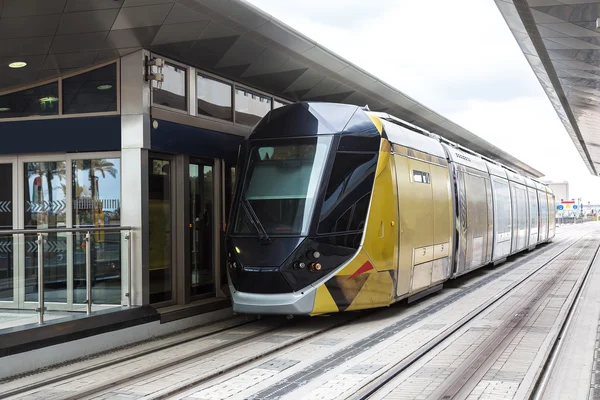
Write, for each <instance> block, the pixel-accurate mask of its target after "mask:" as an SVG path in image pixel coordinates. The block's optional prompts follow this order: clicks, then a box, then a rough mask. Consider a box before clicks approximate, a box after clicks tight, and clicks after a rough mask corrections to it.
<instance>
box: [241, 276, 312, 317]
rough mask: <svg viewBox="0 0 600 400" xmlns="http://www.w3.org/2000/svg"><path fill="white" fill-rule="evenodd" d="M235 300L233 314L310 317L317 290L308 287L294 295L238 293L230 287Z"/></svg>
mask: <svg viewBox="0 0 600 400" xmlns="http://www.w3.org/2000/svg"><path fill="white" fill-rule="evenodd" d="M229 289H230V290H231V298H232V300H233V312H235V313H239V314H263V315H264V314H277V315H308V314H310V313H311V312H312V310H313V309H314V306H315V298H316V295H317V288H315V287H312V286H311V287H308V288H306V289H305V290H302V291H299V292H294V293H276V294H262V293H247V292H238V291H236V290H235V288H234V287H233V285H231V283H230V285H229Z"/></svg>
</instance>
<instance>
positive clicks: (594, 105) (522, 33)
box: [496, 0, 600, 175]
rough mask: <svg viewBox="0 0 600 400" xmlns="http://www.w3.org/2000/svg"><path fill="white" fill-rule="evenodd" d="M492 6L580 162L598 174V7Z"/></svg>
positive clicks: (560, 1) (540, 1)
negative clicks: (506, 26)
mask: <svg viewBox="0 0 600 400" xmlns="http://www.w3.org/2000/svg"><path fill="white" fill-rule="evenodd" d="M496 4H497V6H498V8H499V9H500V12H501V13H502V14H503V16H504V19H505V20H506V22H507V24H508V26H509V28H510V29H511V31H512V33H513V35H514V37H515V39H516V40H517V42H518V43H519V45H520V47H521V50H522V51H523V53H524V54H525V57H526V58H527V60H528V61H529V64H530V65H531V68H532V69H533V71H534V72H535V74H536V75H537V77H538V80H539V81H540V84H541V85H542V87H543V88H544V90H545V91H546V94H547V95H548V98H549V99H550V102H551V103H552V105H553V106H554V109H555V110H556V113H557V114H558V117H559V118H560V120H561V121H562V123H563V125H564V126H565V128H566V130H567V132H568V134H569V136H570V137H571V140H573V143H574V144H575V147H576V148H577V151H578V152H579V154H580V155H581V158H582V159H583V162H584V163H585V165H586V166H587V168H588V169H589V171H590V172H591V173H592V174H594V175H600V30H599V29H598V25H597V24H598V22H597V19H598V18H599V17H600V2H598V1H589V0H568V1H565V0H533V1H532V0H529V2H525V1H517V0H515V1H514V2H513V1H506V0H496Z"/></svg>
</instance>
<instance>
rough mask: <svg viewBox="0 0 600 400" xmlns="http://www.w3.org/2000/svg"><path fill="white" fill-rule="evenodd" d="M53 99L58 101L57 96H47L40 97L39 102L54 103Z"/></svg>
mask: <svg viewBox="0 0 600 400" xmlns="http://www.w3.org/2000/svg"><path fill="white" fill-rule="evenodd" d="M55 101H58V97H54V96H48V97H42V98H40V102H41V103H54V102H55Z"/></svg>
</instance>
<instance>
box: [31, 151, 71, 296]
mask: <svg viewBox="0 0 600 400" xmlns="http://www.w3.org/2000/svg"><path fill="white" fill-rule="evenodd" d="M24 171H25V175H24V177H25V180H24V182H23V183H24V188H23V190H24V199H23V200H24V204H23V212H24V220H25V229H45V228H65V227H66V222H67V210H66V200H67V198H66V192H67V180H66V176H67V173H66V172H67V169H66V162H65V161H51V162H26V163H24ZM66 251H67V234H66V233H50V234H48V235H46V236H45V242H44V292H45V296H46V301H48V302H66V301H67V257H66ZM37 271H38V243H37V235H35V234H32V235H25V277H24V279H25V300H26V301H37V299H38V298H37V297H38V296H37V294H38V291H37Z"/></svg>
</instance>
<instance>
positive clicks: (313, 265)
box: [308, 262, 323, 272]
mask: <svg viewBox="0 0 600 400" xmlns="http://www.w3.org/2000/svg"><path fill="white" fill-rule="evenodd" d="M321 268H323V266H322V265H321V263H318V262H316V263H310V265H309V266H308V270H309V271H310V272H317V271H320V270H321Z"/></svg>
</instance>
